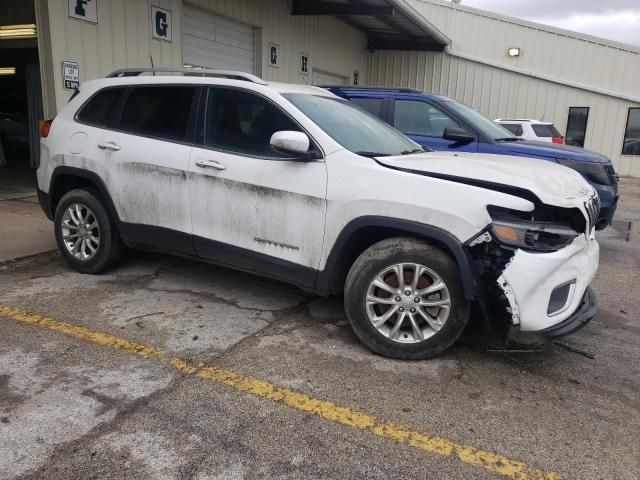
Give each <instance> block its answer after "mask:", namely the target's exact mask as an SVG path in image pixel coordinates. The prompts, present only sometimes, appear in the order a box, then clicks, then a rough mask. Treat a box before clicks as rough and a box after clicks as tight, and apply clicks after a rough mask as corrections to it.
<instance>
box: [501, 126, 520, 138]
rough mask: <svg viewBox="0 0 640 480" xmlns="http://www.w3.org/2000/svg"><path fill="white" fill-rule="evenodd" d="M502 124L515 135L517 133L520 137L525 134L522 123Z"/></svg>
mask: <svg viewBox="0 0 640 480" xmlns="http://www.w3.org/2000/svg"><path fill="white" fill-rule="evenodd" d="M500 125H502V126H503V127H504V128H506V129H507V130H509V131H510V132H511V133H513V134H514V135H517V136H518V137H520V136H522V134H523V131H522V125H518V124H517V123H501V124H500Z"/></svg>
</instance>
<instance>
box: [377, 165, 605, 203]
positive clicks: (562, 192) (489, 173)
mask: <svg viewBox="0 0 640 480" xmlns="http://www.w3.org/2000/svg"><path fill="white" fill-rule="evenodd" d="M376 160H377V161H378V163H380V164H381V165H383V166H386V167H390V168H393V169H396V170H402V171H406V172H409V173H413V174H418V175H426V176H432V177H436V178H441V179H444V180H447V181H452V182H459V183H467V184H471V185H476V186H478V187H481V188H486V189H489V190H497V191H503V192H505V193H508V194H511V195H514V196H520V197H523V198H527V199H529V200H530V199H531V194H533V196H535V197H536V198H537V199H538V200H540V201H541V202H542V203H545V204H547V205H555V206H559V207H566V208H572V207H584V203H585V202H587V201H588V200H589V199H590V198H591V197H592V196H593V195H595V190H594V189H593V187H592V186H591V185H589V183H587V181H586V180H585V179H584V178H583V177H582V175H580V174H579V173H578V172H576V171H575V170H572V169H570V168H567V167H563V166H562V165H559V164H557V163H551V162H541V161H539V160H535V159H529V158H524V157H508V156H504V155H489V154H481V153H462V152H461V153H449V152H429V153H418V154H414V155H402V156H393V157H378V158H376Z"/></svg>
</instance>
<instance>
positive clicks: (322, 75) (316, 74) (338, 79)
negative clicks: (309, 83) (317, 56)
mask: <svg viewBox="0 0 640 480" xmlns="http://www.w3.org/2000/svg"><path fill="white" fill-rule="evenodd" d="M313 84H314V85H347V77H343V76H342V75H336V74H335V73H329V72H323V71H321V70H315V69H314V70H313Z"/></svg>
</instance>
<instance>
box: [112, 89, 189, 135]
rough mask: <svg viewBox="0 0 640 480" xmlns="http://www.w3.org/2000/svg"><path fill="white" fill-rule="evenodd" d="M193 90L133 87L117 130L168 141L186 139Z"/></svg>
mask: <svg viewBox="0 0 640 480" xmlns="http://www.w3.org/2000/svg"><path fill="white" fill-rule="evenodd" d="M196 88H197V87H187V86H162V87H134V88H133V89H132V90H131V93H130V94H129V95H128V96H127V99H126V100H125V103H124V108H123V110H122V116H121V118H120V126H119V129H120V130H124V131H125V132H127V133H133V134H138V135H145V136H149V137H155V138H162V139H167V140H176V141H184V140H186V136H187V125H188V123H189V113H190V112H191V106H192V105H193V97H194V95H195V92H196Z"/></svg>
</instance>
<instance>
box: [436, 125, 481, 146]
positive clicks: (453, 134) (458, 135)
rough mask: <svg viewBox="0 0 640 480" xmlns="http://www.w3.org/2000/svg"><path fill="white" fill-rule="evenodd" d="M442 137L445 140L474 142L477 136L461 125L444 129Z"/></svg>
mask: <svg viewBox="0 0 640 480" xmlns="http://www.w3.org/2000/svg"><path fill="white" fill-rule="evenodd" d="M442 138H444V139H445V140H452V141H454V142H459V143H471V142H474V141H475V139H476V137H475V136H474V135H472V134H470V133H469V132H468V131H467V130H465V129H464V128H459V127H447V128H445V129H444V135H442Z"/></svg>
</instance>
